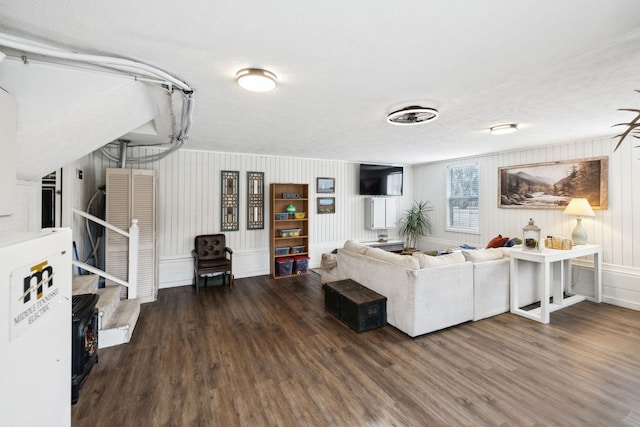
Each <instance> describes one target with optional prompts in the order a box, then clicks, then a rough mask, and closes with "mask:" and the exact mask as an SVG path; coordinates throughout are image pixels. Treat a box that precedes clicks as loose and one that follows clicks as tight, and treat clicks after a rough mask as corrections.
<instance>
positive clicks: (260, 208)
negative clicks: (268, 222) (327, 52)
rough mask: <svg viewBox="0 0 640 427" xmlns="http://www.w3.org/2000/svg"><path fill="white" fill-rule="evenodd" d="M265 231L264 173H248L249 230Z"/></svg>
mask: <svg viewBox="0 0 640 427" xmlns="http://www.w3.org/2000/svg"><path fill="white" fill-rule="evenodd" d="M262 229H264V172H247V230H262Z"/></svg>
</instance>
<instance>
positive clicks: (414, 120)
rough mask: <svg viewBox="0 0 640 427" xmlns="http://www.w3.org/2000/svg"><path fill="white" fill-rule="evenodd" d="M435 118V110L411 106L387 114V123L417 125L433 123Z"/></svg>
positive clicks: (436, 112) (436, 114)
mask: <svg viewBox="0 0 640 427" xmlns="http://www.w3.org/2000/svg"><path fill="white" fill-rule="evenodd" d="M437 118H438V110H436V109H435V108H428V107H420V106H417V105H413V106H411V107H405V108H402V109H400V110H398V111H394V112H393V113H389V115H388V116H387V121H388V122H389V123H392V124H394V125H417V124H420V123H427V122H431V121H434V120H435V119H437Z"/></svg>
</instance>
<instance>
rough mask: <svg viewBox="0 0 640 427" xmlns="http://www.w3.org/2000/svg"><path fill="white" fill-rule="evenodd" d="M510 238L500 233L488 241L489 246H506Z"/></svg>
mask: <svg viewBox="0 0 640 427" xmlns="http://www.w3.org/2000/svg"><path fill="white" fill-rule="evenodd" d="M508 240H509V238H508V237H502V234H498V235H497V236H496V237H494V238H493V239H491V240H489V243H487V248H499V247H502V246H504V244H505V243H507V241H508Z"/></svg>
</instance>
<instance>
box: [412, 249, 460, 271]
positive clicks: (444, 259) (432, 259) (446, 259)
mask: <svg viewBox="0 0 640 427" xmlns="http://www.w3.org/2000/svg"><path fill="white" fill-rule="evenodd" d="M413 257H414V258H418V261H419V263H420V268H429V267H439V266H441V265H447V264H455V263H458V262H465V259H464V255H462V253H460V252H453V253H451V254H448V255H439V256H429V255H425V254H423V253H420V252H414V254H413Z"/></svg>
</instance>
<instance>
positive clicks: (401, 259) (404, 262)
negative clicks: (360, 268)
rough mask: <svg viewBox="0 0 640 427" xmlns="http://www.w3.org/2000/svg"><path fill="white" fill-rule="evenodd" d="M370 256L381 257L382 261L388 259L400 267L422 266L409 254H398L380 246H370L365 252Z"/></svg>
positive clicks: (414, 267)
mask: <svg viewBox="0 0 640 427" xmlns="http://www.w3.org/2000/svg"><path fill="white" fill-rule="evenodd" d="M365 255H366V256H368V257H371V258H375V259H379V260H380V261H386V262H388V263H391V264H396V265H399V266H400V267H405V268H411V269H418V268H420V262H419V261H418V260H417V259H415V258H413V257H411V256H408V255H398V254H394V253H393V252H387V251H385V250H384V249H380V248H370V249H369V250H367V253H366V254H365Z"/></svg>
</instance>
